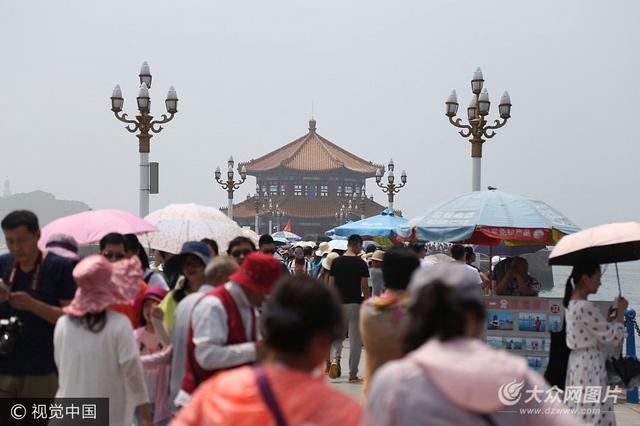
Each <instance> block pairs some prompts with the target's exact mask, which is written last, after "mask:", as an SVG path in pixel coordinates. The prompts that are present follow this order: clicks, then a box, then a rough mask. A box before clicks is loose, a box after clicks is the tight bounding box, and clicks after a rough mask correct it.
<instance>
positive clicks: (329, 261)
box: [322, 252, 340, 271]
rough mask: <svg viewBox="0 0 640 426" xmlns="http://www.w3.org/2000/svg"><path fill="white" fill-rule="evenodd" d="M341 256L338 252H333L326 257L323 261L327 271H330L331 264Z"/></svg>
mask: <svg viewBox="0 0 640 426" xmlns="http://www.w3.org/2000/svg"><path fill="white" fill-rule="evenodd" d="M339 257H340V255H339V254H338V253H333V252H331V253H329V254H328V255H327V257H325V258H324V260H323V261H322V267H323V268H324V269H326V270H327V271H330V270H331V264H332V263H333V261H334V260H336V259H337V258H339Z"/></svg>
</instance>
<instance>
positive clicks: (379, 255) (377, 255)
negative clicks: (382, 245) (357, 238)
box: [371, 250, 384, 262]
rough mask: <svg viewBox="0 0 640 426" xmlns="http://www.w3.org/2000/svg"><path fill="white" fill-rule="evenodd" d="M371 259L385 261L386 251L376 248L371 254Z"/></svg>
mask: <svg viewBox="0 0 640 426" xmlns="http://www.w3.org/2000/svg"><path fill="white" fill-rule="evenodd" d="M371 260H377V261H378V262H384V252H383V251H382V250H376V251H375V252H373V255H372V256H371Z"/></svg>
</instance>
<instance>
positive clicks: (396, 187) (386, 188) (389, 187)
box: [376, 159, 407, 213]
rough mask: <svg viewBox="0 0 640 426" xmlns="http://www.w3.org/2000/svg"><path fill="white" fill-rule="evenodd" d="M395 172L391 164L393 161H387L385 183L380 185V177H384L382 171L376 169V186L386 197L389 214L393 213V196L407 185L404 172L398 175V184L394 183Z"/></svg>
mask: <svg viewBox="0 0 640 426" xmlns="http://www.w3.org/2000/svg"><path fill="white" fill-rule="evenodd" d="M394 170H395V165H394V164H393V159H392V160H389V164H388V165H387V171H388V173H387V182H388V183H382V177H383V176H384V171H383V170H381V169H378V170H377V171H376V185H378V187H380V188H381V189H382V192H384V193H385V194H387V195H388V200H389V207H388V210H389V212H390V213H393V211H394V210H393V200H394V198H395V195H396V194H397V193H399V192H400V189H401V188H403V187H404V186H405V185H406V184H407V172H405V171H404V170H403V171H402V174H401V175H400V183H399V184H397V183H396V182H395V176H394V174H393V171H394Z"/></svg>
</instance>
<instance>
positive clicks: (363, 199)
mask: <svg viewBox="0 0 640 426" xmlns="http://www.w3.org/2000/svg"><path fill="white" fill-rule="evenodd" d="M353 201H354V204H356V203H357V204H358V207H359V209H358V210H359V211H360V220H363V219H364V218H365V208H366V206H367V192H366V190H365V187H364V185H362V189H361V191H360V197H358V195H357V194H356V193H355V192H354V193H353Z"/></svg>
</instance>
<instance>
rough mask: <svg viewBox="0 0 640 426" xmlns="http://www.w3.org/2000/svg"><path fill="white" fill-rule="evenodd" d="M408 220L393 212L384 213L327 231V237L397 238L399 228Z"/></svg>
mask: <svg viewBox="0 0 640 426" xmlns="http://www.w3.org/2000/svg"><path fill="white" fill-rule="evenodd" d="M406 221H407V219H405V218H403V217H400V216H396V215H395V214H394V213H393V212H389V211H387V210H385V211H383V212H382V213H381V214H379V215H377V216H371V217H368V218H366V219H362V220H359V221H357V222H349V223H345V224H344V225H340V226H338V227H336V228H333V229H332V230H330V231H327V232H326V233H325V234H326V235H327V236H334V235H335V236H338V237H348V236H349V235H353V234H358V235H360V236H362V237H370V238H376V237H380V238H389V239H393V238H395V237H396V236H397V235H398V234H397V229H398V226H400V225H402V224H404V223H405V222H406Z"/></svg>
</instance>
